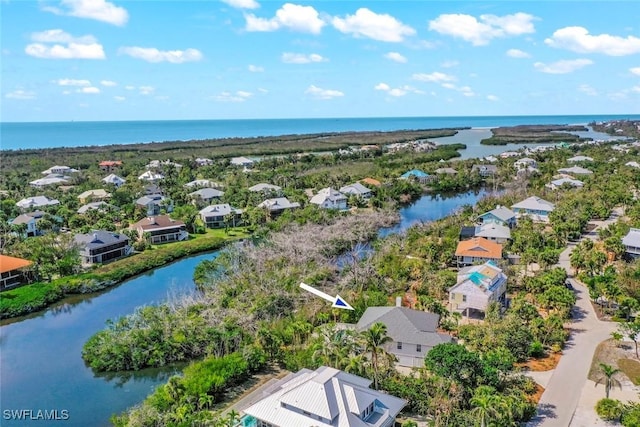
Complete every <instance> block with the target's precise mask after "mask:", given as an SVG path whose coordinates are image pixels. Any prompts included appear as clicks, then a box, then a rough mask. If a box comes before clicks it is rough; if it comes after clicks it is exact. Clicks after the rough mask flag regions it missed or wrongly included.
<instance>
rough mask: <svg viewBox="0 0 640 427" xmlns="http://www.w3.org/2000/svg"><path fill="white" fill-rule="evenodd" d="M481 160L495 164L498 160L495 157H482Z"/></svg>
mask: <svg viewBox="0 0 640 427" xmlns="http://www.w3.org/2000/svg"><path fill="white" fill-rule="evenodd" d="M482 160H484V161H486V162H489V163H495V162H497V161H498V158H497V157H496V156H487V157H484V158H483V159H482Z"/></svg>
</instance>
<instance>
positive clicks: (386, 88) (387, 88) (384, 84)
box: [374, 83, 391, 91]
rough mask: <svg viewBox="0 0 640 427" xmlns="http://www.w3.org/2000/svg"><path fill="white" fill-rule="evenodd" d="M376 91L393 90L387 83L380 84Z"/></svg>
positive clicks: (375, 87)
mask: <svg viewBox="0 0 640 427" xmlns="http://www.w3.org/2000/svg"><path fill="white" fill-rule="evenodd" d="M374 89H375V90H383V91H387V90H391V88H390V87H389V85H388V84H386V83H378V84H377V85H375V86H374Z"/></svg>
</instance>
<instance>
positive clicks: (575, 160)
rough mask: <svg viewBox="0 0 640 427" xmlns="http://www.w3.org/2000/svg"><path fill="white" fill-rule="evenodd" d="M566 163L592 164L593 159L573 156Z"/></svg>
mask: <svg viewBox="0 0 640 427" xmlns="http://www.w3.org/2000/svg"><path fill="white" fill-rule="evenodd" d="M567 162H572V163H573V162H593V159H592V158H591V157H587V156H575V157H571V158H569V159H567Z"/></svg>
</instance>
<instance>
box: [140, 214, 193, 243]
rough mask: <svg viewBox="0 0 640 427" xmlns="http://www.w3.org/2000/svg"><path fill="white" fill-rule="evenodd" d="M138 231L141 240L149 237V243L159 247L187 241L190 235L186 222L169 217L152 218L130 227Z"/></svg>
mask: <svg viewBox="0 0 640 427" xmlns="http://www.w3.org/2000/svg"><path fill="white" fill-rule="evenodd" d="M129 228H130V229H131V230H136V231H137V232H138V236H140V238H144V237H145V236H147V241H148V242H149V243H151V244H154V245H157V244H161V243H169V242H177V241H182V240H187V239H188V238H189V233H187V227H186V225H185V223H184V222H182V221H178V220H175V219H171V218H169V215H159V216H151V217H147V218H144V219H141V220H140V221H138V222H136V223H135V224H132V225H131V226H129Z"/></svg>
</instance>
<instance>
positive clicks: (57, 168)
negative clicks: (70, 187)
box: [42, 165, 78, 175]
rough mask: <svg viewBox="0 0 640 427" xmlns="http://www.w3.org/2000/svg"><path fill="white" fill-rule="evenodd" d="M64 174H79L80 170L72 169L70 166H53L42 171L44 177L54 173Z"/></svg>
mask: <svg viewBox="0 0 640 427" xmlns="http://www.w3.org/2000/svg"><path fill="white" fill-rule="evenodd" d="M64 172H68V173H73V172H78V169H73V168H70V167H69V166H57V165H56V166H51V167H50V168H49V169H47V170H45V171H42V175H49V174H52V173H64Z"/></svg>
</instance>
